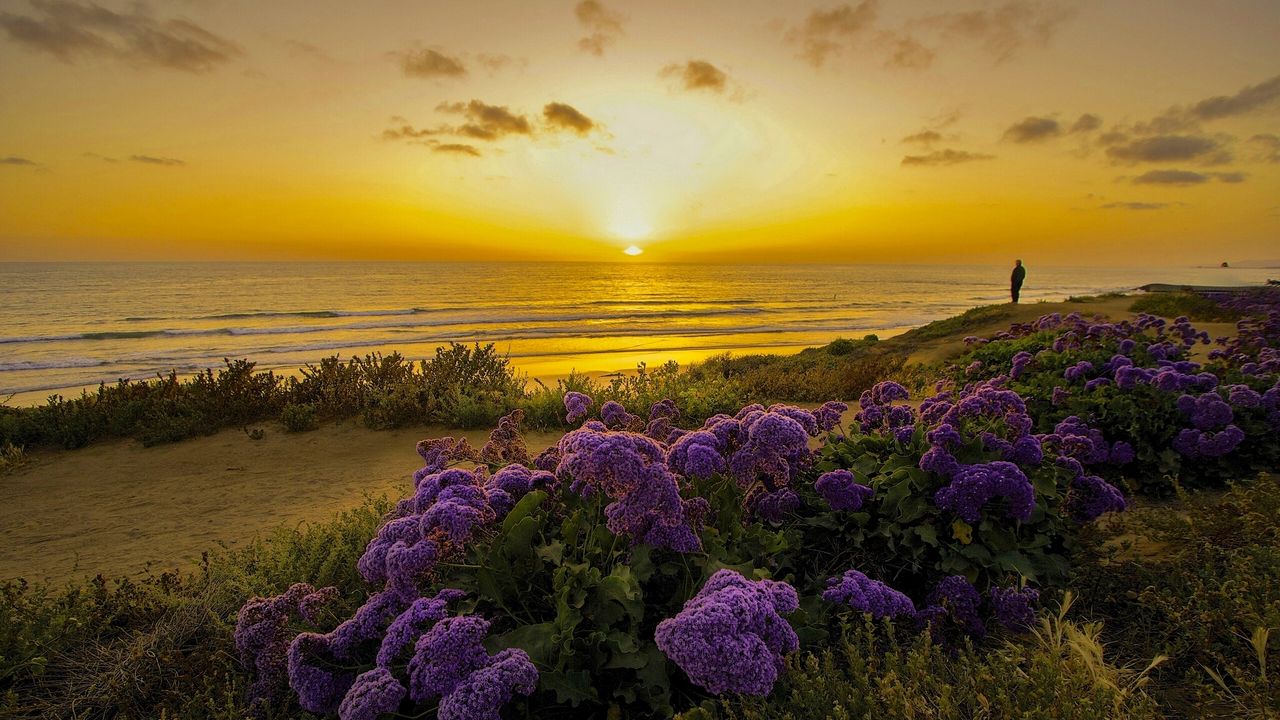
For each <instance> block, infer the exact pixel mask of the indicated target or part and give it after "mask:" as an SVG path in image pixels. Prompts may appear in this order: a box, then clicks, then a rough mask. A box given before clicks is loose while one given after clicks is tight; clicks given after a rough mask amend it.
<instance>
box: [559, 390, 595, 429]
mask: <svg viewBox="0 0 1280 720" xmlns="http://www.w3.org/2000/svg"><path fill="white" fill-rule="evenodd" d="M591 405H592V400H591V398H590V397H588V396H586V395H583V394H582V393H580V392H572V391H570V392H567V393H565V395H564V409H565V410H567V411H569V414H568V415H567V416H566V417H565V419H564V421H565V422H567V423H569V424H570V425H575V424H577V423H578V421H580V420H583V419H585V418H586V417H587V413H588V412H590V411H591Z"/></svg>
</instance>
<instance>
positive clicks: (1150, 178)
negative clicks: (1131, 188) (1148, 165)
mask: <svg viewBox="0 0 1280 720" xmlns="http://www.w3.org/2000/svg"><path fill="white" fill-rule="evenodd" d="M1209 179H1210V178H1209V176H1208V175H1206V174H1204V173H1198V172H1191V171H1190V170H1152V171H1150V172H1145V173H1143V174H1141V175H1139V176H1138V177H1136V178H1134V179H1133V184H1134V185H1203V184H1204V183H1207V182H1209Z"/></svg>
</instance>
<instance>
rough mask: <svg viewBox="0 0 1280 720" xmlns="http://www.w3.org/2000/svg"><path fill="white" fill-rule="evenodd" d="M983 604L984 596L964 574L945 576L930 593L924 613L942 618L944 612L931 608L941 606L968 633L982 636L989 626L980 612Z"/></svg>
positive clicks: (946, 614)
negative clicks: (983, 620) (984, 622)
mask: <svg viewBox="0 0 1280 720" xmlns="http://www.w3.org/2000/svg"><path fill="white" fill-rule="evenodd" d="M981 605H982V596H981V595H979V594H978V590H977V588H975V587H974V586H973V583H971V582H969V581H968V580H967V579H966V578H965V577H964V576H963V575H951V576H949V577H945V578H943V579H942V581H941V582H939V583H938V586H937V587H935V588H934V590H933V592H932V593H930V594H929V601H928V606H927V607H926V611H922V614H924V615H925V616H927V617H929V618H940V617H942V616H943V614H944V613H943V612H939V611H937V610H930V609H929V608H940V609H941V610H942V611H945V616H946V617H948V618H950V619H951V620H952V622H954V623H955V624H956V625H958V626H959V627H960V628H961V630H963V631H964V633H965V634H966V635H970V636H972V637H978V638H980V637H983V636H985V635H986V634H987V626H986V625H985V624H983V622H982V617H981V615H980V612H979V609H980V607H981Z"/></svg>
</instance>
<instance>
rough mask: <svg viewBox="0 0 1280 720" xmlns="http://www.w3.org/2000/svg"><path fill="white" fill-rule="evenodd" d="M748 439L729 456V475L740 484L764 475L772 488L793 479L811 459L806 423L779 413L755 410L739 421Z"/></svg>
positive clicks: (750, 481)
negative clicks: (756, 411) (757, 411)
mask: <svg viewBox="0 0 1280 720" xmlns="http://www.w3.org/2000/svg"><path fill="white" fill-rule="evenodd" d="M740 422H741V424H742V425H743V430H745V432H746V439H745V441H744V442H742V443H741V444H740V446H739V447H738V449H737V450H736V451H735V452H734V454H733V455H732V456H731V457H730V458H729V474H730V475H732V476H733V478H734V480H736V481H737V483H738V485H739V486H741V487H744V488H745V487H749V486H750V485H751V484H752V483H753V482H755V481H756V480H758V479H760V478H761V477H764V478H765V480H766V482H767V483H769V484H771V486H772V487H782V486H784V485H787V484H788V483H790V482H791V478H792V477H794V476H795V475H796V474H797V473H798V472H799V471H800V470H801V469H802V468H804V467H806V466H807V464H808V461H809V458H810V455H811V453H810V451H809V435H808V433H806V432H805V429H804V426H803V425H801V424H800V423H798V422H796V421H795V420H793V419H792V418H789V417H787V416H786V415H782V414H779V413H773V412H763V413H752V414H749V415H748V416H747V417H745V418H744V419H743V420H742V421H740Z"/></svg>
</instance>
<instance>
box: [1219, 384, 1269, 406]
mask: <svg viewBox="0 0 1280 720" xmlns="http://www.w3.org/2000/svg"><path fill="white" fill-rule="evenodd" d="M1227 393H1228V395H1227V399H1228V400H1229V401H1230V402H1231V404H1232V405H1234V406H1236V407H1238V408H1256V407H1262V395H1261V394H1260V393H1258V391H1257V390H1254V389H1253V388H1251V387H1249V386H1248V385H1232V386H1230V387H1229V388H1227Z"/></svg>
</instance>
